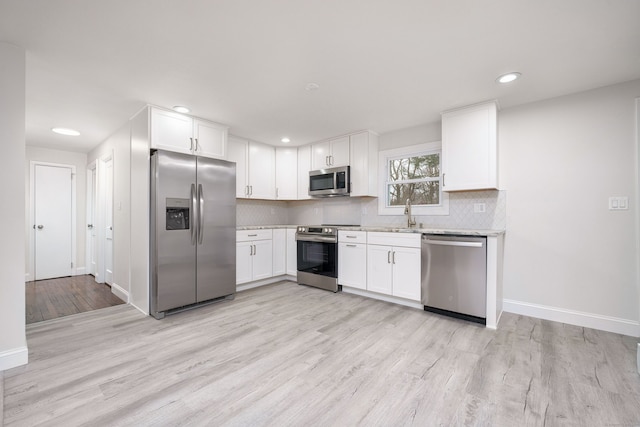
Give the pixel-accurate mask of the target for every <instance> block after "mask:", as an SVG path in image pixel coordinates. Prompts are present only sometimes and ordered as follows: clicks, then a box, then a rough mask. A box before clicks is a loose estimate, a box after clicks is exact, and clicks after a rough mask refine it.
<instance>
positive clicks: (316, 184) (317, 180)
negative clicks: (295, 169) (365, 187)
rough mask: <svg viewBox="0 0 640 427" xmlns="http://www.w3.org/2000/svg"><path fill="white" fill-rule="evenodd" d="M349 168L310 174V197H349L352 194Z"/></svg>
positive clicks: (324, 170)
mask: <svg viewBox="0 0 640 427" xmlns="http://www.w3.org/2000/svg"><path fill="white" fill-rule="evenodd" d="M349 172H350V168H349V166H341V167H337V168H328V169H320V170H316V171H310V172H309V195H310V196H312V197H336V196H348V195H349V193H350V192H351V177H350V176H349Z"/></svg>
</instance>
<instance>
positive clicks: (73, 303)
mask: <svg viewBox="0 0 640 427" xmlns="http://www.w3.org/2000/svg"><path fill="white" fill-rule="evenodd" d="M25 288H26V322H27V323H35V322H42V321H43V320H50V319H56V318H58V317H64V316H69V315H72V314H77V313H84V312H85V311H91V310H97V309H100V308H105V307H111V306H114V305H118V304H124V301H122V300H121V299H120V298H118V297H117V296H115V295H114V294H113V293H112V292H111V287H110V286H109V285H107V284H105V283H96V281H95V279H94V277H93V276H91V275H88V274H87V275H82V276H71V277H60V278H56V279H47V280H38V281H35V282H27V283H26V284H25Z"/></svg>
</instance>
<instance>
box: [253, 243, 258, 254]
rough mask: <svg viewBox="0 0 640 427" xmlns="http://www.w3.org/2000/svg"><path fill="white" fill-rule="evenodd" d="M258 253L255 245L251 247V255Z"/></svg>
mask: <svg viewBox="0 0 640 427" xmlns="http://www.w3.org/2000/svg"><path fill="white" fill-rule="evenodd" d="M257 253H258V248H257V247H256V245H253V254H254V255H255V254H257Z"/></svg>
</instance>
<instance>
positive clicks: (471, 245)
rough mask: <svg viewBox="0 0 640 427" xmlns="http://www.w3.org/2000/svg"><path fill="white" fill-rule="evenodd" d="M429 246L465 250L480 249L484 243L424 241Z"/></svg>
mask: <svg viewBox="0 0 640 427" xmlns="http://www.w3.org/2000/svg"><path fill="white" fill-rule="evenodd" d="M424 241H425V242H427V243H428V244H430V245H440V246H464V247H467V248H481V247H482V246H483V245H484V243H483V242H458V241H455V240H432V239H424Z"/></svg>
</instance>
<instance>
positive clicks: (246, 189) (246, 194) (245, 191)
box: [244, 185, 249, 196]
mask: <svg viewBox="0 0 640 427" xmlns="http://www.w3.org/2000/svg"><path fill="white" fill-rule="evenodd" d="M244 195H245V196H248V195H249V186H248V185H245V186H244Z"/></svg>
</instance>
